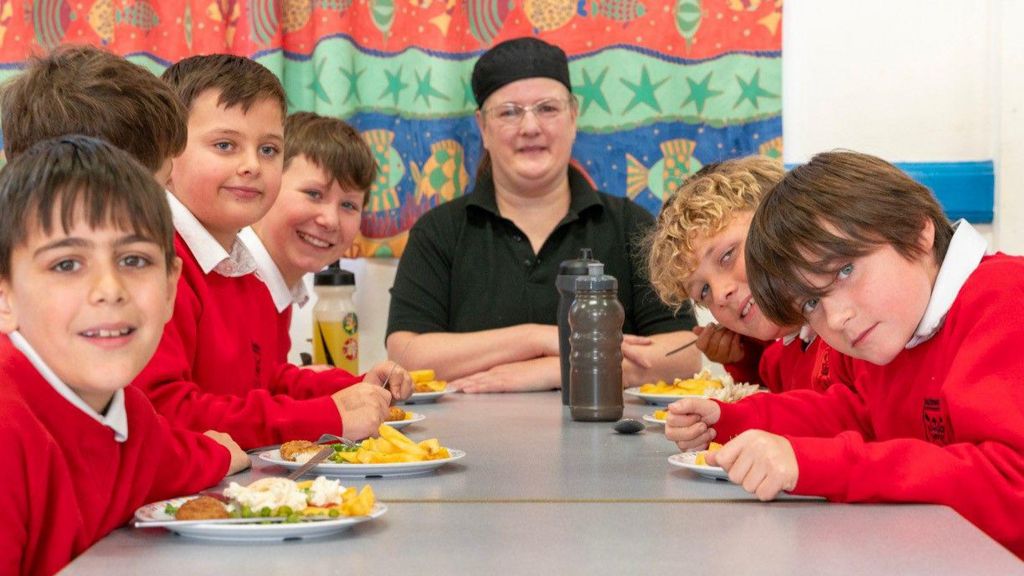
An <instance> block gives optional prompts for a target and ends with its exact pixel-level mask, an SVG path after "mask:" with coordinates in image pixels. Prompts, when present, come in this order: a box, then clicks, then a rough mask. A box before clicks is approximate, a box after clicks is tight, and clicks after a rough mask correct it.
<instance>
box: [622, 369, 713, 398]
mask: <svg viewBox="0 0 1024 576" xmlns="http://www.w3.org/2000/svg"><path fill="white" fill-rule="evenodd" d="M723 386H724V384H722V381H721V380H719V379H717V378H712V377H711V371H709V370H708V369H707V368H705V369H703V370H701V371H700V372H699V373H698V374H694V375H693V378H688V379H686V380H683V379H681V378H676V379H675V381H674V382H672V383H671V384H669V383H667V382H665V381H664V380H658V381H657V382H655V383H653V384H651V383H648V384H643V385H641V386H640V392H641V393H643V394H678V395H680V396H682V395H684V394H686V395H697V396H699V395H703V394H705V393H707V391H708V390H718V389H721V388H722V387H723Z"/></svg>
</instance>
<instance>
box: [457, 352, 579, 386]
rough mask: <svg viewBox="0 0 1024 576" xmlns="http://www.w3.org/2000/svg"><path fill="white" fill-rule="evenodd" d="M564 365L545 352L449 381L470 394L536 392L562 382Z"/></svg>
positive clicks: (555, 357)
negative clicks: (561, 365)
mask: <svg viewBox="0 0 1024 576" xmlns="http://www.w3.org/2000/svg"><path fill="white" fill-rule="evenodd" d="M561 379H562V375H561V367H560V364H559V361H558V357H557V356H545V357H543V358H534V359H532V360H524V361H522V362H512V363H509V364H500V365H498V366H495V367H493V368H491V369H490V370H484V371H483V372H477V373H476V374H470V375H469V376H466V377H463V378H459V379H457V380H452V381H450V382H448V387H449V388H451V389H452V390H456V391H459V390H461V391H462V392H465V393H467V394H478V393H482V392H535V391H538V390H554V389H556V388H558V387H559V386H560V385H561Z"/></svg>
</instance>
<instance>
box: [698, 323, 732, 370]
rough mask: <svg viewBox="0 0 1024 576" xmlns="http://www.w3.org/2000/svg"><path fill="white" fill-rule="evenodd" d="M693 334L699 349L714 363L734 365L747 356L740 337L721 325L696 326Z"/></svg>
mask: <svg viewBox="0 0 1024 576" xmlns="http://www.w3.org/2000/svg"><path fill="white" fill-rule="evenodd" d="M693 333H694V334H696V335H697V344H696V346H697V349H698V350H700V351H701V352H702V353H703V354H704V356H707V358H708V360H710V361H712V362H717V363H719V364H734V363H736V362H739V361H740V360H742V359H743V357H744V355H745V351H744V350H743V343H742V341H741V340H740V338H741V337H740V335H739V334H737V333H735V332H733V331H732V330H729V329H728V328H726V327H725V326H722V325H721V324H714V323H711V324H708V325H707V326H694V328H693Z"/></svg>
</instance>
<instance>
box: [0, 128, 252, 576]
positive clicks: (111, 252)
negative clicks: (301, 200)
mask: <svg viewBox="0 0 1024 576" xmlns="http://www.w3.org/2000/svg"><path fill="white" fill-rule="evenodd" d="M163 195H164V192H163V190H162V189H161V188H160V186H159V185H158V184H157V183H156V182H155V181H154V180H153V178H152V176H151V175H150V174H149V173H147V171H146V169H145V168H144V167H143V166H142V165H140V164H139V163H138V162H136V161H135V160H134V159H133V158H131V156H129V155H128V154H127V153H125V152H123V151H121V150H119V149H117V148H114V147H113V146H111V145H110V144H107V143H106V142H103V141H101V140H96V139H92V138H89V137H85V136H68V137H63V138H59V139H55V140H48V141H44V142H41V143H39V144H37V145H36V146H35V147H33V148H30V149H28V150H27V151H24V152H23V153H21V154H20V155H19V156H18V157H17V158H15V159H13V160H12V161H11V162H10V164H8V165H7V167H6V168H5V169H4V170H3V172H2V173H0V333H2V335H0V444H2V445H3V446H5V448H6V449H5V454H4V458H3V460H2V462H0V477H3V478H4V489H3V490H2V491H0V573H3V574H52V573H54V572H56V571H57V570H59V569H60V568H61V567H63V566H64V565H65V564H67V563H68V562H69V561H70V560H71V559H72V558H74V557H75V556H77V555H78V554H80V553H82V552H83V551H84V550H85V549H86V548H88V547H89V546H91V545H92V544H93V543H94V542H96V541H97V540H99V539H100V538H102V537H103V536H105V535H106V534H108V533H109V532H110V531H112V530H113V529H115V528H117V527H119V526H121V525H123V524H124V523H125V522H127V521H128V520H129V519H131V517H132V515H133V513H134V511H135V510H136V509H137V508H138V507H139V506H141V505H143V504H145V503H147V502H151V501H155V500H161V499H164V498H170V497H174V496H181V495H184V494H191V493H194V492H197V491H199V490H202V489H204V488H208V487H210V486H213V485H215V484H217V483H218V482H219V481H220V480H221V478H223V477H224V476H225V475H226V474H227V473H229V472H234V471H237V470H239V469H241V468H243V467H244V466H245V465H247V464H248V457H246V455H245V454H244V453H243V452H242V451H241V449H239V448H238V446H237V445H236V444H234V442H232V441H231V440H230V439H229V438H227V437H225V436H224V435H219V437H218V439H213V438H210V437H207V436H204V435H201V434H197V433H194V432H188V431H184V430H179V429H174V428H171V427H170V426H169V425H168V423H167V421H166V420H164V419H163V418H162V417H160V416H158V415H157V414H156V412H154V410H153V407H152V405H150V403H149V402H148V401H147V400H146V397H145V396H144V395H143V394H142V393H141V392H140V391H139V390H136V389H134V388H131V387H129V386H128V385H129V383H130V382H131V381H132V379H133V378H134V377H135V376H136V375H137V374H138V373H139V371H140V370H142V367H143V366H144V365H145V364H146V362H147V361H148V360H149V358H150V356H151V355H152V353H153V351H154V350H155V349H156V346H157V343H158V342H159V340H160V336H161V334H162V331H163V325H164V323H165V322H166V321H167V320H168V319H169V318H170V315H171V311H172V308H173V302H174V291H175V284H176V282H177V276H178V273H179V271H180V268H179V263H178V261H177V258H175V256H174V253H173V251H172V231H173V228H172V224H171V216H170V212H169V211H168V209H167V205H166V202H164V198H163ZM222 444H223V445H222Z"/></svg>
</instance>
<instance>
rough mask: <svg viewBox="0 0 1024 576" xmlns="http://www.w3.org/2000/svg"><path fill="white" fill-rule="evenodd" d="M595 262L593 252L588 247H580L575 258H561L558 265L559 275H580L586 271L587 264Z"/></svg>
mask: <svg viewBox="0 0 1024 576" xmlns="http://www.w3.org/2000/svg"><path fill="white" fill-rule="evenodd" d="M591 262H595V260H594V253H593V252H592V251H591V250H590V248H580V256H579V258H577V259H576V260H563V261H562V263H561V264H559V265H558V274H559V275H560V276H582V275H584V274H586V273H587V264H590V263H591Z"/></svg>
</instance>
